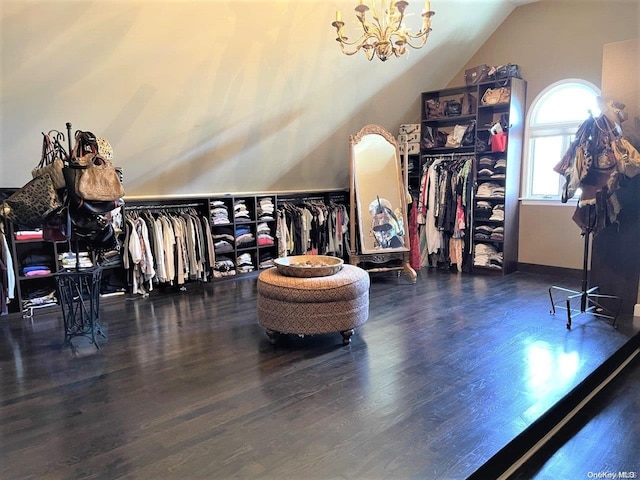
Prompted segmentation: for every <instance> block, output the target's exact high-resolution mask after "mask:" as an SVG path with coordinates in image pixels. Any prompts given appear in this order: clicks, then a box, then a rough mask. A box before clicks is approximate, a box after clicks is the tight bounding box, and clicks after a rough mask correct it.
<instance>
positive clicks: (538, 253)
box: [450, 0, 640, 269]
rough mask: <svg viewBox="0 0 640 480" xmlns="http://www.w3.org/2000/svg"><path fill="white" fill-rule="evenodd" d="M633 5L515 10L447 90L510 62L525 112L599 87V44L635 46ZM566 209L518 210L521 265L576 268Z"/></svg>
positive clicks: (561, 1)
mask: <svg viewBox="0 0 640 480" xmlns="http://www.w3.org/2000/svg"><path fill="white" fill-rule="evenodd" d="M639 33H640V2H638V1H637V0H606V1H604V0H602V1H596V0H592V1H589V0H585V1H578V0H542V1H541V2H537V3H532V4H528V5H524V6H521V7H519V8H517V9H516V10H514V11H513V12H512V13H511V15H510V16H509V17H508V18H507V19H506V20H505V21H504V22H503V23H502V24H501V25H500V27H499V28H498V29H497V30H496V31H495V32H494V34H493V35H492V36H491V37H490V38H489V39H488V40H487V42H486V43H485V44H484V45H482V47H480V49H479V50H478V51H477V52H476V53H475V54H474V55H473V57H472V58H471V59H470V60H469V61H468V62H467V64H466V65H465V67H463V68H462V69H461V70H460V71H459V72H458V74H457V75H456V76H455V77H454V78H453V80H452V81H451V82H450V85H459V84H461V83H463V82H464V70H465V69H467V68H470V67H472V66H475V65H479V64H482V63H486V64H489V65H500V64H503V63H507V62H511V63H517V64H519V65H520V67H521V71H522V75H523V77H524V78H525V79H526V80H527V83H528V85H527V107H528V106H529V105H530V104H531V101H532V100H533V99H534V98H535V97H536V96H537V95H538V94H539V93H540V92H541V91H542V90H543V89H544V88H546V87H547V86H548V85H550V84H552V83H554V82H556V81H558V80H562V79H565V78H582V79H584V80H588V81H590V82H591V83H593V84H595V85H597V86H598V87H600V85H601V74H602V51H603V46H604V45H605V44H606V43H611V42H618V41H622V40H628V39H633V38H637V37H638V36H640V35H639ZM573 210H574V208H573V207H569V206H539V205H521V208H520V232H519V240H520V244H519V256H518V260H519V262H521V263H533V264H538V265H550V266H557V267H566V268H576V269H581V268H582V252H583V238H582V237H581V236H580V234H579V233H580V231H579V229H578V228H577V226H576V225H575V224H574V223H573V221H572V220H571V216H572V215H573Z"/></svg>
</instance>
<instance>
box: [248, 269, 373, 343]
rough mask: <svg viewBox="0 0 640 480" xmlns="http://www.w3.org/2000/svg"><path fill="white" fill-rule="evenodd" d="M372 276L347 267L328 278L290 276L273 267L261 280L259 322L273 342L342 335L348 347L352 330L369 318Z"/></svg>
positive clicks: (264, 272) (259, 286) (265, 272)
mask: <svg viewBox="0 0 640 480" xmlns="http://www.w3.org/2000/svg"><path fill="white" fill-rule="evenodd" d="M369 285H370V281H369V274H368V273H367V272H366V271H364V270H363V269H361V268H359V267H355V266H353V265H344V266H343V267H342V270H340V271H339V272H338V273H336V274H334V275H329V276H327V277H312V278H298V277H287V276H285V275H282V274H280V273H279V272H278V269H277V268H275V267H273V268H269V269H268V270H264V271H262V272H261V273H260V276H259V277H258V322H259V323H260V325H262V326H263V327H265V328H266V329H267V335H268V336H269V339H270V340H271V343H275V341H276V340H277V338H278V336H279V334H281V333H293V334H296V335H314V334H321V333H334V332H340V333H341V334H342V343H343V344H344V345H347V344H349V342H350V341H351V335H353V329H354V328H356V327H357V326H359V325H362V324H363V323H364V322H366V321H367V319H368V318H369Z"/></svg>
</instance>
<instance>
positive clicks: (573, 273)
mask: <svg viewBox="0 0 640 480" xmlns="http://www.w3.org/2000/svg"><path fill="white" fill-rule="evenodd" d="M518 271H519V272H526V273H540V274H546V275H557V276H559V277H563V278H566V277H570V278H574V277H575V278H582V270H579V269H576V268H566V267H554V266H551V265H537V264H535V263H518Z"/></svg>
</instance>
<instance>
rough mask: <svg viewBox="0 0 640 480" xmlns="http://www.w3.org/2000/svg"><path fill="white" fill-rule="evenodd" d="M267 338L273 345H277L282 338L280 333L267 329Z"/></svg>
mask: <svg viewBox="0 0 640 480" xmlns="http://www.w3.org/2000/svg"><path fill="white" fill-rule="evenodd" d="M267 337H269V343H270V344H271V345H275V344H276V342H277V341H278V339H279V338H280V332H276V331H275V330H269V329H267Z"/></svg>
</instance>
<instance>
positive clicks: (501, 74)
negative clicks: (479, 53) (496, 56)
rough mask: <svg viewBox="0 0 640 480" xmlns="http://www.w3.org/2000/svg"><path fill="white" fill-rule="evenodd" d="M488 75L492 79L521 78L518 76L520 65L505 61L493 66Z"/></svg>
mask: <svg viewBox="0 0 640 480" xmlns="http://www.w3.org/2000/svg"><path fill="white" fill-rule="evenodd" d="M489 76H490V77H491V78H493V79H494V80H507V79H509V78H522V77H521V76H520V67H519V66H518V65H515V64H513V63H505V64H504V65H499V66H497V67H493V68H492V69H491V71H490V72H489Z"/></svg>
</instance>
